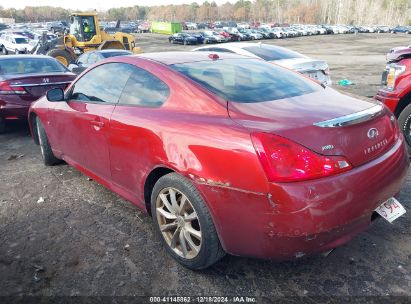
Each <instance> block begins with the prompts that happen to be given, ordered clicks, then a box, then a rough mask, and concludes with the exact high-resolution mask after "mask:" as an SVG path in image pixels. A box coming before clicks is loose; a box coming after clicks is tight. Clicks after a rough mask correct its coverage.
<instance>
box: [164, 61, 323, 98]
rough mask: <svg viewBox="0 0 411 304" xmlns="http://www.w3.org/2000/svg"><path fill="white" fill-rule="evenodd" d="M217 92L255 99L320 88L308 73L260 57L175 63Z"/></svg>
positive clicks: (175, 65)
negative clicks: (301, 74) (295, 70)
mask: <svg viewBox="0 0 411 304" xmlns="http://www.w3.org/2000/svg"><path fill="white" fill-rule="evenodd" d="M171 67H172V68H173V69H175V70H176V71H178V72H180V73H182V74H184V75H186V76H187V77H189V78H191V79H192V80H194V81H195V82H197V83H199V84H200V85H202V86H204V87H205V88H207V89H208V90H210V91H211V92H213V93H215V94H216V95H219V96H221V97H222V98H224V99H226V100H230V101H234V102H242V103H253V102H262V101H270V100H277V99H282V98H288V97H294V96H300V95H304V94H308V93H312V92H314V91H317V90H319V89H320V86H319V85H317V84H316V83H314V82H312V81H310V80H307V79H305V78H304V77H302V76H300V75H298V74H297V73H294V72H292V71H289V70H287V69H284V68H281V67H279V66H276V65H273V64H271V63H267V62H264V61H262V60H258V59H224V60H216V61H197V62H190V63H182V64H174V65H171Z"/></svg>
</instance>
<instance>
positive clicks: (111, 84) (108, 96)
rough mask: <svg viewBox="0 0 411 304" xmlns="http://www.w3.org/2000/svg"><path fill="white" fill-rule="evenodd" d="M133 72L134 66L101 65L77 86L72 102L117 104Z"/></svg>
mask: <svg viewBox="0 0 411 304" xmlns="http://www.w3.org/2000/svg"><path fill="white" fill-rule="evenodd" d="M131 72H132V66H131V65H128V64H124V63H107V64H103V65H100V66H98V67H96V68H94V69H92V70H91V71H89V72H88V73H86V74H85V75H84V76H82V77H81V78H80V79H79V80H78V81H77V82H76V83H75V84H74V89H73V91H72V93H71V98H70V99H72V100H79V101H86V102H87V101H91V102H109V103H116V102H117V101H118V98H119V97H120V95H121V91H122V90H123V88H124V85H125V83H126V82H127V79H128V77H129V76H130V74H131Z"/></svg>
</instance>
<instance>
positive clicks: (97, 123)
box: [91, 120, 104, 128]
mask: <svg viewBox="0 0 411 304" xmlns="http://www.w3.org/2000/svg"><path fill="white" fill-rule="evenodd" d="M91 124H92V125H93V126H96V127H99V128H102V127H104V122H102V121H97V120H92V121H91Z"/></svg>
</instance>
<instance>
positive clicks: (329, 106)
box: [228, 88, 397, 166]
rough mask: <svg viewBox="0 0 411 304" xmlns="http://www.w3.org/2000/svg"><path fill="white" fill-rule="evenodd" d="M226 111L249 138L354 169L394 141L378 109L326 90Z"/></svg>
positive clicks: (391, 124) (388, 119) (388, 120)
mask: <svg viewBox="0 0 411 304" xmlns="http://www.w3.org/2000/svg"><path fill="white" fill-rule="evenodd" d="M228 111H229V115H230V117H231V118H232V119H233V120H234V121H236V122H238V123H239V124H241V125H242V126H244V127H246V128H248V129H249V130H250V131H252V132H268V133H274V134H276V135H279V136H282V137H285V138H288V139H291V140H293V141H295V142H297V143H299V144H301V145H303V146H305V147H307V148H309V149H311V150H313V151H315V152H317V153H319V154H323V155H342V156H345V157H347V158H348V160H349V161H350V162H351V164H352V165H354V166H358V165H361V164H364V163H366V162H368V161H370V160H372V159H374V158H376V157H378V156H379V155H381V154H383V153H384V152H386V151H387V150H388V149H389V148H390V147H391V146H392V145H393V144H394V142H395V140H396V136H397V135H396V134H397V133H396V130H395V128H396V127H395V120H393V119H392V114H390V113H389V111H387V110H386V109H385V108H384V107H383V106H382V105H381V104H379V103H373V102H371V101H365V100H360V99H355V98H352V97H349V96H346V95H342V94H340V93H338V92H336V91H334V90H332V89H329V88H327V89H324V91H319V92H314V93H311V94H307V95H303V96H298V97H293V98H287V99H281V100H274V101H267V102H259V103H236V102H228Z"/></svg>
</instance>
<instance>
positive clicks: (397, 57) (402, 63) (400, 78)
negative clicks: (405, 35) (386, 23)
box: [375, 46, 411, 155]
mask: <svg viewBox="0 0 411 304" xmlns="http://www.w3.org/2000/svg"><path fill="white" fill-rule="evenodd" d="M387 61H388V64H387V66H386V69H385V71H384V72H383V75H382V84H383V85H384V88H382V89H381V90H379V91H378V93H377V95H376V96H375V98H376V99H377V100H379V101H381V102H382V103H384V104H385V105H386V106H387V107H388V108H389V109H390V110H391V111H392V112H393V113H394V114H395V116H396V117H397V118H398V122H399V124H400V128H401V131H402V132H403V134H404V137H405V141H406V143H407V148H408V152H409V154H410V155H411V46H410V47H408V48H407V47H403V48H394V49H392V50H391V52H390V53H388V54H387Z"/></svg>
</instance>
